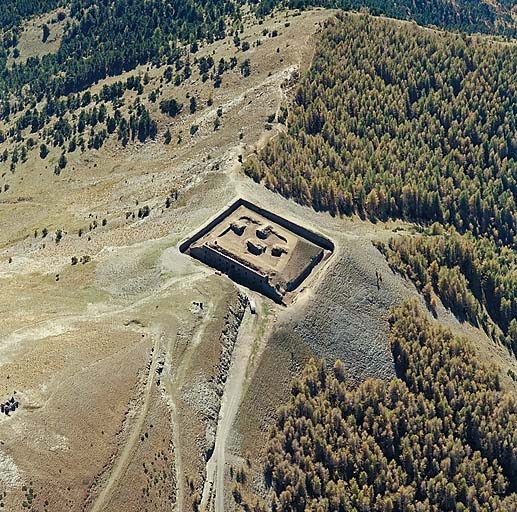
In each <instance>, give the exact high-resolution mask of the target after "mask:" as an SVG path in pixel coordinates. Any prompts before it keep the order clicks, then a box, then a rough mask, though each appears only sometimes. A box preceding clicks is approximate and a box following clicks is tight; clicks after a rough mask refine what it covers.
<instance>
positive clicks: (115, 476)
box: [90, 328, 161, 512]
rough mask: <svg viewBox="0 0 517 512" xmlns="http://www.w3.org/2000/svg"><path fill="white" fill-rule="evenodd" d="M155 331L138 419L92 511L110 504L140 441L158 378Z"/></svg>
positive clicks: (157, 329) (157, 338) (157, 332)
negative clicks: (114, 490)
mask: <svg viewBox="0 0 517 512" xmlns="http://www.w3.org/2000/svg"><path fill="white" fill-rule="evenodd" d="M152 331H153V334H152V336H153V338H154V344H153V350H152V358H151V361H150V363H149V372H148V374H147V379H146V383H145V389H144V396H143V399H142V400H143V401H142V405H141V406H140V411H139V413H138V417H137V420H136V422H135V424H134V425H132V427H131V434H130V435H129V436H128V438H127V439H126V442H125V444H124V447H123V449H122V451H121V453H120V454H119V456H118V457H117V460H116V462H115V464H114V465H113V468H112V469H111V471H110V473H109V477H108V480H107V482H106V483H105V484H104V486H103V488H102V490H101V491H100V493H99V494H98V496H97V498H96V499H95V501H94V503H93V505H92V507H91V509H90V511H91V512H102V511H103V510H105V509H106V507H107V506H108V505H109V500H110V496H111V493H112V492H113V489H114V487H115V486H116V485H117V483H118V481H119V479H120V477H121V476H122V475H123V473H124V471H125V469H126V467H127V465H128V463H129V459H130V458H131V456H132V454H133V451H134V449H135V445H136V443H137V442H138V441H139V438H140V436H141V434H142V426H143V424H144V421H145V418H146V415H147V412H148V411H149V405H150V396H151V387H152V385H153V380H154V379H155V378H156V367H157V363H158V349H159V346H160V336H161V334H160V331H159V328H154V329H152Z"/></svg>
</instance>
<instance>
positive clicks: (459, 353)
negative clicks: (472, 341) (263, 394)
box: [265, 303, 517, 512]
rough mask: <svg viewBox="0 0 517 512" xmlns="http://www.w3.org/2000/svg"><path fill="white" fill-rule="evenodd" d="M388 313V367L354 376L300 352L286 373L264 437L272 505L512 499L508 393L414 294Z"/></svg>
mask: <svg viewBox="0 0 517 512" xmlns="http://www.w3.org/2000/svg"><path fill="white" fill-rule="evenodd" d="M390 324H391V349H392V352H393V356H394V359H395V365H396V370H397V375H398V376H397V378H394V379H392V380H391V381H384V380H367V381H365V382H363V383H361V384H359V385H356V386H354V385H352V384H350V382H349V380H347V379H346V372H345V368H344V365H343V364H342V363H341V362H339V361H338V362H336V363H335V365H334V367H333V369H331V370H328V369H326V367H325V364H324V362H315V361H312V362H311V363H309V365H308V366H307V367H306V368H305V370H304V372H303V374H302V376H301V377H300V378H299V379H297V380H295V381H294V384H293V386H292V396H291V399H290V400H289V403H288V404H287V405H285V406H283V407H281V408H280V409H279V411H278V419H277V422H276V425H275V426H274V428H273V429H272V432H271V437H270V441H269V445H268V446H269V447H268V458H267V464H266V468H265V473H266V479H267V480H268V481H269V482H270V485H271V489H272V493H273V510H278V511H286V512H287V511H295V510H299V511H330V510H334V511H347V512H353V511H379V512H390V511H401V512H424V511H436V512H438V511H456V512H461V511H467V510H478V511H501V512H503V511H505V512H507V511H510V510H515V509H516V507H517V494H516V491H517V402H516V400H515V397H513V396H512V395H511V394H510V393H506V392H504V391H502V390H501V387H500V383H499V379H498V376H497V373H496V372H495V371H494V370H492V369H491V368H488V367H486V366H484V365H483V364H481V363H479V362H477V359H476V357H475V353H474V351H473V349H472V348H471V346H470V345H469V344H468V343H467V342H466V340H463V339H460V338H458V337H456V336H454V335H453V334H452V333H451V332H450V331H448V330H446V329H445V328H443V327H441V326H438V325H434V324H432V323H431V322H430V321H429V320H428V319H427V318H426V316H425V315H424V314H423V313H422V312H421V311H419V309H418V307H417V306H416V305H415V304H414V303H406V304H404V305H402V306H399V307H398V308H397V309H395V310H394V311H393V312H392V316H391V318H390Z"/></svg>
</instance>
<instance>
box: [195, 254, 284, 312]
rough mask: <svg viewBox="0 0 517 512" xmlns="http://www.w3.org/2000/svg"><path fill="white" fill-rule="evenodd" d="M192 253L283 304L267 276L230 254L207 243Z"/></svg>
mask: <svg viewBox="0 0 517 512" xmlns="http://www.w3.org/2000/svg"><path fill="white" fill-rule="evenodd" d="M190 254H191V255H192V256H193V257H194V258H196V259H198V260H200V261H202V262H203V263H205V264H207V265H210V266H211V267H214V268H216V269H218V270H220V271H221V272H224V273H225V274H227V275H228V277H230V278H231V279H232V280H233V281H235V282H237V283H241V284H243V285H244V286H247V287H248V288H251V289H253V290H256V291H258V292H260V293H262V294H263V295H265V296H266V297H269V298H270V299H273V300H274V301H275V302H278V303H280V304H283V297H282V295H281V294H280V293H279V292H278V291H277V290H276V289H275V288H274V287H273V286H271V285H270V284H269V281H268V278H267V276H262V275H260V274H259V273H258V272H255V271H253V270H251V269H249V268H248V267H246V266H245V265H243V264H242V263H240V262H239V261H237V260H235V259H233V258H231V257H230V256H227V255H226V254H221V253H219V252H218V251H216V250H214V249H212V248H211V247H208V246H206V245H202V246H200V247H193V248H192V250H191V251H190Z"/></svg>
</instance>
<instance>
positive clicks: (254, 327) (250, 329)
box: [201, 309, 262, 512]
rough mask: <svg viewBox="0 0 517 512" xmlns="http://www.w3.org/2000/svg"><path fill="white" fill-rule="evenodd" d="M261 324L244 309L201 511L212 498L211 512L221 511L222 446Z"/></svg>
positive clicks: (223, 468) (245, 380)
mask: <svg viewBox="0 0 517 512" xmlns="http://www.w3.org/2000/svg"><path fill="white" fill-rule="evenodd" d="M261 321H262V319H261V318H260V316H259V315H252V314H251V313H250V311H249V309H247V310H246V313H245V315H244V318H243V320H242V323H241V325H240V328H239V335H238V337H237V342H236V344H235V348H234V351H233V355H232V362H231V366H230V370H229V374H228V379H227V381H226V384H225V387H224V393H223V396H222V399H221V409H220V411H219V422H218V424H217V432H216V440H215V448H214V452H213V453H212V456H211V457H210V459H209V460H208V462H207V465H206V480H205V485H204V488H203V496H202V500H201V510H207V509H208V508H207V506H208V505H209V500H210V497H211V495H212V496H215V512H223V511H224V498H225V492H224V491H225V481H224V477H225V464H226V443H227V441H228V438H229V435H230V433H231V430H232V425H233V422H234V420H235V417H236V415H237V411H238V410H239V405H240V403H241V401H242V398H243V394H244V391H245V389H246V382H247V380H248V378H249V376H250V374H251V372H250V370H251V368H250V364H251V362H252V361H253V358H252V357H251V356H252V353H253V351H254V350H256V349H257V346H256V345H255V342H256V341H259V342H260V340H257V332H258V326H259V323H260V322H261Z"/></svg>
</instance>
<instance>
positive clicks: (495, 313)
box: [379, 224, 517, 354]
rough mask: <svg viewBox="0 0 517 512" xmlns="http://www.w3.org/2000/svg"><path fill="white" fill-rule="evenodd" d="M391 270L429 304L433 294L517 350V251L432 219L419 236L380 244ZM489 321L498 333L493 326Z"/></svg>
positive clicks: (461, 315)
mask: <svg viewBox="0 0 517 512" xmlns="http://www.w3.org/2000/svg"><path fill="white" fill-rule="evenodd" d="M379 248H380V249H381V251H382V252H383V253H384V254H385V255H386V257H387V259H388V262H389V263H390V265H391V267H392V268H393V269H394V270H397V271H398V272H400V273H401V274H403V275H405V276H407V277H409V278H410V279H412V280H413V281H414V282H415V284H416V285H417V287H418V288H419V289H421V290H422V292H423V294H424V297H425V299H426V301H427V302H428V304H429V306H430V307H431V308H432V309H433V310H434V308H435V307H436V304H435V302H436V301H435V299H434V294H435V293H436V294H437V295H438V296H439V297H440V299H441V300H442V302H443V303H444V304H445V305H447V306H448V307H450V308H451V309H452V310H453V311H454V312H455V313H456V314H457V315H458V316H459V317H460V318H462V319H465V320H469V321H470V322H471V323H473V324H475V325H479V326H481V327H482V328H483V329H484V330H485V331H486V332H487V333H489V334H490V335H491V336H492V337H493V338H495V339H499V340H500V341H501V342H503V343H504V344H506V345H507V346H508V347H509V348H511V349H512V350H513V352H514V353H515V354H517V255H516V252H515V250H514V249H513V248H510V247H505V246H503V247H499V246H498V245H497V244H494V243H493V242H492V241H490V240H488V239H486V238H476V237H474V236H472V235H471V234H466V235H460V234H459V233H457V232H456V231H455V230H454V229H453V228H450V229H448V230H445V229H444V228H443V227H441V226H440V225H439V224H434V225H433V226H432V227H431V228H430V229H429V230H428V231H426V232H425V233H424V234H423V235H422V236H417V237H408V236H404V237H399V238H393V239H391V240H390V241H389V243H388V245H385V244H382V243H381V244H379ZM491 322H494V323H495V324H496V325H497V326H498V327H499V328H500V329H501V334H499V332H498V331H497V330H496V329H494V326H493V325H492V323H491Z"/></svg>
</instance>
